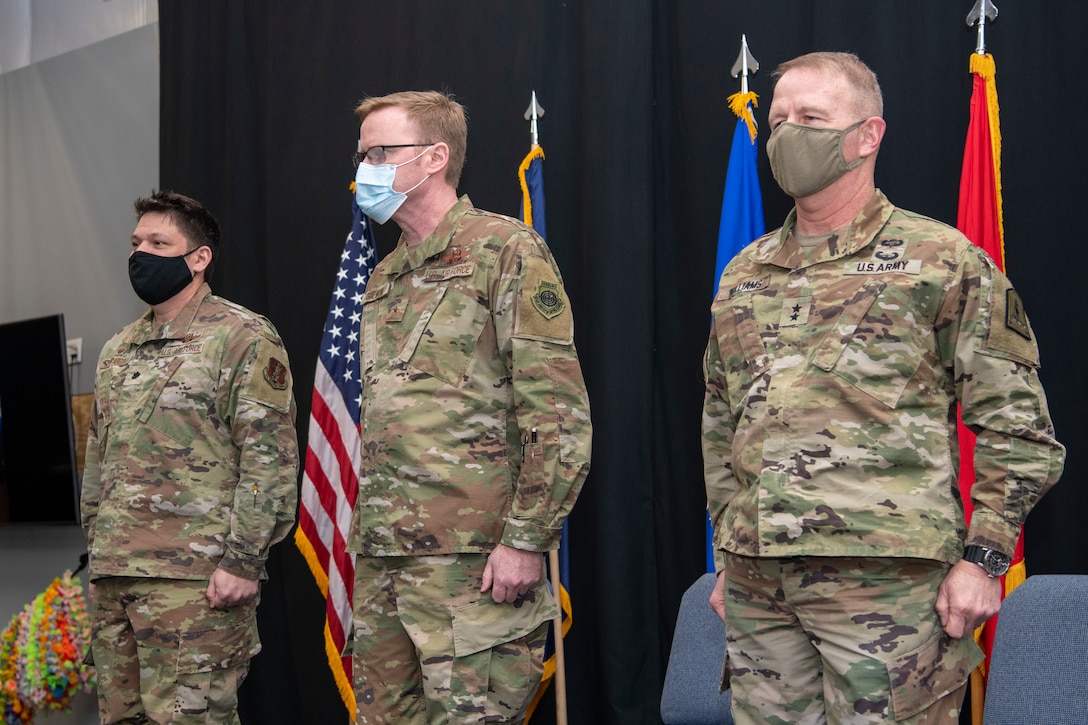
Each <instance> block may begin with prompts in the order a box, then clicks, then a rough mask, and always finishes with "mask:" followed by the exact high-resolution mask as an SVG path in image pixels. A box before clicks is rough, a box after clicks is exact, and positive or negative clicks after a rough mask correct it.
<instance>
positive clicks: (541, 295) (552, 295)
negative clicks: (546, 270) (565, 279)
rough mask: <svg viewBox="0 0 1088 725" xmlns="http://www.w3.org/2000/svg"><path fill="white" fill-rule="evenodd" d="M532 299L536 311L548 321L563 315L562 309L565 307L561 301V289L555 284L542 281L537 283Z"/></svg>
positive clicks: (562, 300) (564, 303) (564, 302)
mask: <svg viewBox="0 0 1088 725" xmlns="http://www.w3.org/2000/svg"><path fill="white" fill-rule="evenodd" d="M532 299H533V307H535V308H536V311H537V312H539V313H540V314H542V315H544V317H546V318H547V319H549V320H550V319H552V318H553V317H558V316H559V315H561V314H563V309H564V308H565V307H566V306H567V303H566V300H564V299H563V289H562V288H561V287H560V286H559V285H558V284H556V283H555V282H548V281H546V280H543V279H542V280H540V281H539V282H537V284H536V292H535V293H533V297H532Z"/></svg>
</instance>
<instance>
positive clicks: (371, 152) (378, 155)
mask: <svg viewBox="0 0 1088 725" xmlns="http://www.w3.org/2000/svg"><path fill="white" fill-rule="evenodd" d="M416 146H434V144H433V143H394V144H386V145H385V146H371V147H370V148H368V149H367V150H366V151H362V152H359V151H356V152H355V153H353V154H352V155H351V163H352V164H353V165H354V166H355V168H359V164H361V163H363V159H366V160H367V161H369V162H370V163H372V164H384V163H385V152H386V151H387V150H388V149H406V148H413V147H416Z"/></svg>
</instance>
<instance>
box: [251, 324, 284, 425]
mask: <svg viewBox="0 0 1088 725" xmlns="http://www.w3.org/2000/svg"><path fill="white" fill-rule="evenodd" d="M285 361H286V358H285V357H283V352H282V348H280V346H279V345H277V344H276V343H274V342H273V341H271V340H269V339H268V338H265V337H262V338H261V339H260V341H259V342H258V343H257V358H256V359H255V360H254V361H253V363H252V364H253V366H254V367H253V369H252V372H251V373H250V375H249V382H248V383H247V384H246V386H245V389H244V390H243V391H242V397H244V398H248V399H250V400H256V401H258V402H260V403H264V404H265V405H268V406H270V407H272V408H275V409H277V410H279V411H281V412H287V410H288V409H289V408H290V406H291V370H290V369H289V368H288V367H287V363H286V362H285Z"/></svg>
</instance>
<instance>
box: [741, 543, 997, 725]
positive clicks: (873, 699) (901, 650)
mask: <svg viewBox="0 0 1088 725" xmlns="http://www.w3.org/2000/svg"><path fill="white" fill-rule="evenodd" d="M947 571H948V565H947V564H943V563H940V562H936V561H927V560H922V559H895V558H855V557H794V558H786V559H775V558H752V557H745V556H737V555H735V554H729V553H726V555H725V578H726V586H725V621H726V634H727V664H726V669H727V675H728V677H729V681H730V685H731V686H732V688H733V715H734V718H735V720H736V723H737V725H750V724H752V723H767V724H771V723H773V724H775V725H779V724H781V723H806V724H808V723H824V722H830V723H851V724H853V723H887V722H898V723H910V724H911V725H919V724H921V723H927V724H928V723H945V724H947V725H955V724H956V723H958V721H959V710H960V706H961V705H962V703H963V697H964V693H965V691H966V687H967V679H968V676H969V675H970V673H971V670H972V669H974V668H975V666H976V665H978V663H979V662H980V661H981V660H982V651H981V650H980V649H979V647H978V646H977V645H976V644H975V642H974V639H973V638H972V637H970V636H968V637H965V638H963V639H952V638H951V637H949V636H948V635H947V634H946V633H945V632H944V630H943V629H942V627H941V622H940V617H939V616H938V615H937V612H936V609H935V604H936V601H937V590H938V587H939V586H940V584H941V582H942V581H943V580H944V577H945V574H946V573H947Z"/></svg>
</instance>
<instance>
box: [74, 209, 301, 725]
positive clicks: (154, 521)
mask: <svg viewBox="0 0 1088 725" xmlns="http://www.w3.org/2000/svg"><path fill="white" fill-rule="evenodd" d="M136 208H137V214H138V215H139V223H138V225H137V228H136V231H135V232H134V234H133V238H132V243H133V256H134V257H135V259H133V260H131V261H130V276H131V277H132V280H133V284H134V287H135V289H136V291H137V293H138V294H139V295H140V296H141V297H142V298H144V299H145V301H148V302H149V303H150V304H151V305H152V307H151V309H150V310H149V311H148V312H147V314H145V315H144V316H143V317H142V318H140V319H138V320H136V321H135V322H133V323H132V324H130V325H128V326H127V327H125V328H124V329H123V330H122V331H121V332H119V333H118V334H117V335H115V336H114V337H113V338H112V339H110V340H109V341H108V342H107V343H106V345H105V347H104V348H103V351H102V354H101V356H100V357H99V361H98V368H97V377H96V380H95V408H94V414H93V416H92V419H91V424H90V433H89V436H88V444H87V463H86V469H85V473H84V478H83V489H82V499H81V509H82V514H83V527H84V529H85V531H86V534H87V543H88V548H89V551H90V571H91V579H92V581H93V584H94V594H93V608H92V621H93V636H92V653H93V656H94V662H95V665H96V668H97V671H98V687H99V708H100V713H101V719H102V722H103V723H115V722H133V723H136V722H149V721H150V722H156V723H167V722H172V723H189V722H192V723H197V722H199V723H204V722H215V723H231V722H236V721H237V711H236V710H237V689H238V686H239V685H240V684H241V682H242V680H243V679H244V678H245V675H246V673H247V672H248V668H249V660H250V658H252V657H253V656H254V655H255V654H257V653H258V652H259V651H260V648H261V645H260V640H259V639H258V635H257V624H256V608H257V602H258V599H259V595H258V592H259V584H258V580H260V579H264V578H267V575H266V573H265V560H266V559H267V557H268V549H269V547H270V546H271V545H272V544H274V543H276V542H278V541H280V540H281V539H283V538H284V537H285V536H286V535H287V533H288V531H289V530H290V528H291V526H292V524H293V523H294V515H295V505H296V499H297V492H296V476H297V470H298V447H297V442H296V435H295V428H294V418H295V405H294V399H293V397H292V392H291V374H290V370H289V368H288V359H287V354H286V351H285V350H284V348H283V343H282V342H281V340H280V338H279V336H278V335H277V333H276V331H275V329H274V328H273V327H272V324H271V323H270V322H269V321H268V320H266V319H264V318H263V317H260V316H258V315H255V314H253V313H252V312H250V311H248V310H246V309H244V308H242V307H240V306H238V305H235V304H233V303H231V302H228V301H226V300H224V299H221V298H219V297H216V296H215V295H213V294H212V293H211V289H210V288H209V286H208V284H207V283H206V282H205V278H206V276H207V272H208V267H209V265H210V262H211V260H212V259H213V256H214V255H215V254H217V253H218V252H217V249H218V226H217V225H215V220H214V219H213V218H212V217H211V215H210V214H208V213H207V211H206V210H205V209H204V208H203V207H202V206H200V205H199V204H198V203H197V202H195V201H193V200H191V199H188V198H187V197H182V196H181V195H177V194H173V193H171V192H157V193H156V194H155V195H153V196H152V197H151V198H150V199H141V200H137V202H136ZM186 252H187V253H188V254H187V255H186V256H185V257H182V256H180V255H181V254H183V253H186ZM137 255H140V256H137ZM152 257H155V258H156V259H151V258H152ZM178 260H181V262H182V263H184V264H185V265H187V266H186V268H185V269H182V268H181V266H180V265H179V264H178ZM140 263H145V264H148V263H149V264H151V265H154V270H156V271H155V272H149V271H148V270H150V269H152V268H151V267H143V268H140V267H139V264H140ZM170 265H172V266H170ZM175 274H176V275H179V276H178V277H177V278H176V280H175V282H176V284H174V285H171V284H166V285H165V287H164V286H163V284H164V280H166V281H169V280H170V279H171V278H172V276H173V275H175ZM186 280H188V282H186ZM182 285H183V286H182ZM178 287H181V289H180V291H177V292H175V293H173V294H171V293H172V292H173V290H175V289H177V288H178ZM166 295H169V296H168V297H166V298H165V299H164V296H166Z"/></svg>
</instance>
